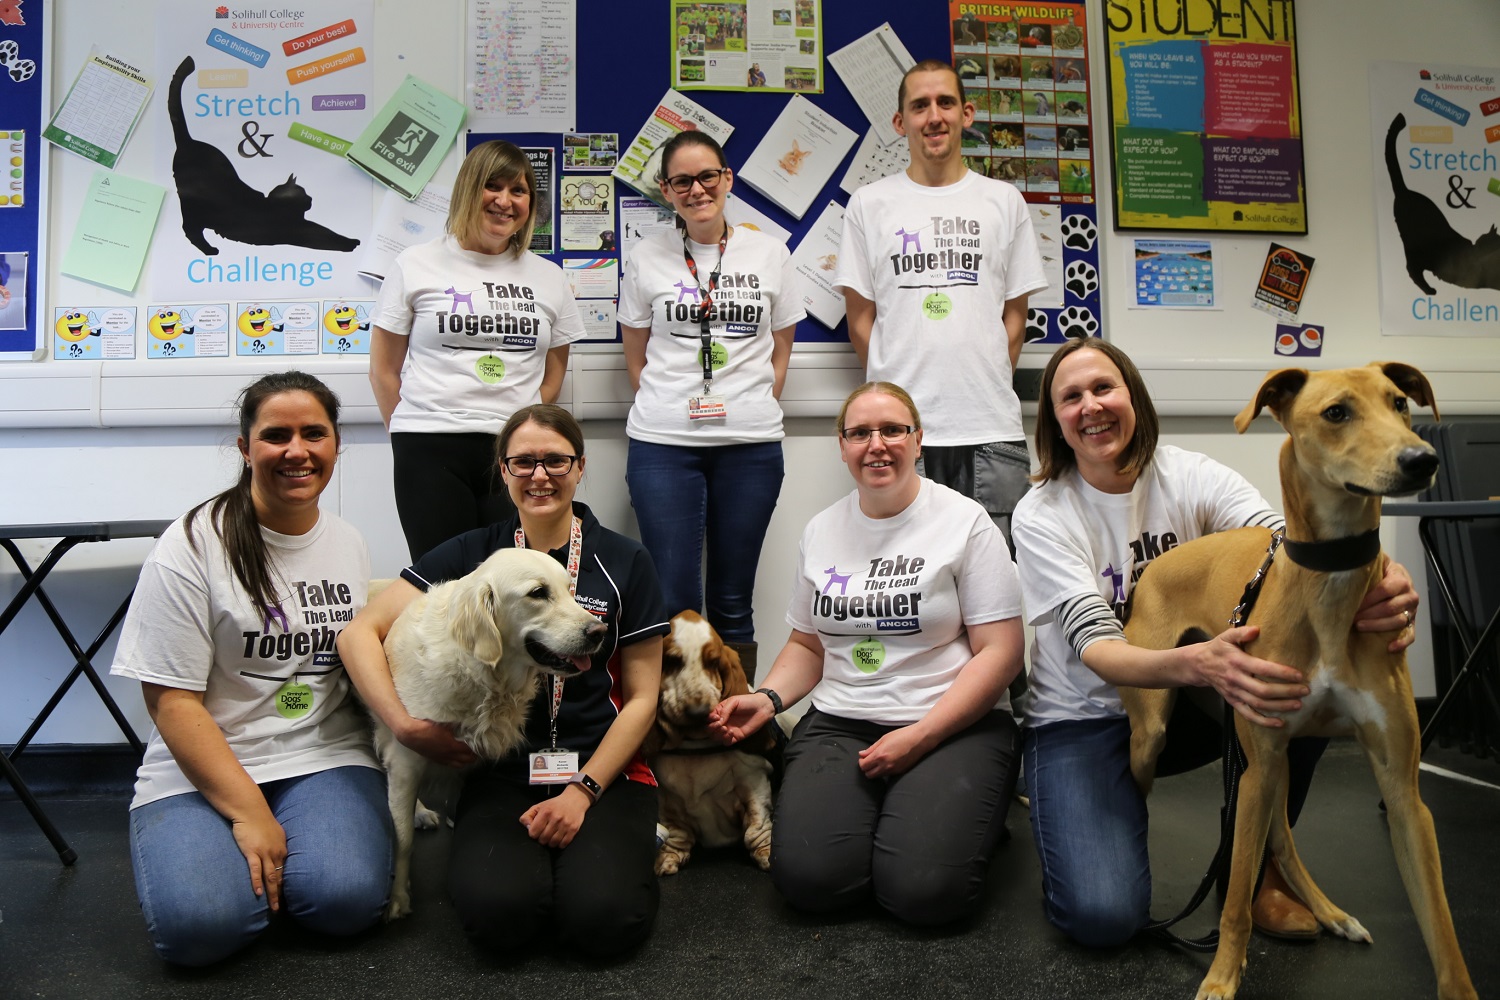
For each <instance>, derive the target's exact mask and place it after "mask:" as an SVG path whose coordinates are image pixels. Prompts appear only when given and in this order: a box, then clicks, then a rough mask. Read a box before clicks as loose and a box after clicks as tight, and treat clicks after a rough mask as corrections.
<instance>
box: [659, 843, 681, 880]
mask: <svg viewBox="0 0 1500 1000" xmlns="http://www.w3.org/2000/svg"><path fill="white" fill-rule="evenodd" d="M686 861H687V858H685V857H683V856H682V855H680V854H678V853H677V852H676V851H673V850H668V849H666V848H663V849H662V852H661V853H660V854H658V855H657V856H656V874H658V875H676V874H677V873H678V872H679V871H681V870H682V866H683V864H684V863H685V862H686Z"/></svg>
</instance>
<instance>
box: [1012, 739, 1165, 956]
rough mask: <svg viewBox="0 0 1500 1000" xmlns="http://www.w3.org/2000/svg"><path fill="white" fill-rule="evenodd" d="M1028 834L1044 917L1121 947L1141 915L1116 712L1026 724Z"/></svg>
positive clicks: (1124, 744) (1136, 833)
mask: <svg viewBox="0 0 1500 1000" xmlns="http://www.w3.org/2000/svg"><path fill="white" fill-rule="evenodd" d="M1025 768H1026V786H1027V788H1028V789H1029V790H1030V792H1031V834H1032V838H1033V839H1034V840H1035V841H1036V851H1037V854H1038V856H1039V857H1040V858H1041V862H1042V897H1043V905H1044V908H1045V910H1046V914H1047V919H1048V920H1050V921H1051V922H1052V924H1053V925H1054V926H1055V927H1057V929H1058V930H1060V931H1062V932H1063V933H1065V934H1067V935H1068V936H1069V937H1071V938H1072V939H1073V940H1075V941H1077V942H1078V943H1079V944H1082V945H1087V946H1089V947H1094V948H1108V947H1113V946H1115V945H1119V944H1124V943H1125V942H1126V941H1128V940H1129V939H1130V938H1131V937H1132V936H1134V935H1135V933H1136V932H1137V931H1139V930H1140V929H1141V928H1142V927H1145V926H1146V923H1147V922H1148V921H1149V920H1150V913H1151V862H1150V859H1149V858H1148V856H1147V853H1146V799H1145V797H1144V796H1142V795H1141V791H1140V789H1139V788H1137V787H1136V784H1135V780H1134V779H1133V778H1132V777H1131V776H1130V722H1129V720H1128V719H1125V718H1124V717H1123V716H1122V717H1119V718H1110V719H1088V720H1083V721H1078V722H1053V723H1049V724H1048V725H1045V726H1038V727H1036V728H1034V729H1028V730H1026V744H1025Z"/></svg>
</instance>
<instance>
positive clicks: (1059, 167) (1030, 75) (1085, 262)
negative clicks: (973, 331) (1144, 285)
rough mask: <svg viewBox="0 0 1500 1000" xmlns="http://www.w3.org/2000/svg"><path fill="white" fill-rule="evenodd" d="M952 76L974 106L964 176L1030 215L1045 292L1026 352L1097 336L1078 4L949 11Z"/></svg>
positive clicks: (1093, 214) (1087, 113) (1089, 137)
mask: <svg viewBox="0 0 1500 1000" xmlns="http://www.w3.org/2000/svg"><path fill="white" fill-rule="evenodd" d="M948 22H949V27H950V31H951V36H952V40H953V68H954V71H955V72H957V73H958V77H959V79H960V80H962V81H963V85H964V96H965V97H967V98H968V100H969V102H970V103H971V104H973V105H974V124H973V125H972V126H970V127H968V128H966V129H964V132H963V152H964V160H965V162H966V163H968V165H969V169H970V170H973V171H975V172H977V173H981V174H984V175H985V176H987V177H993V178H996V179H998V180H1002V181H1005V182H1007V183H1009V184H1013V185H1015V186H1016V188H1017V189H1018V190H1020V192H1021V193H1022V195H1023V196H1024V197H1025V198H1026V201H1027V202H1028V203H1029V204H1030V206H1031V221H1032V224H1033V226H1034V227H1035V228H1036V233H1037V242H1038V243H1039V245H1040V247H1041V251H1042V270H1043V272H1044V273H1045V274H1046V276H1047V289H1046V291H1044V292H1040V293H1038V294H1035V295H1033V296H1032V297H1031V302H1030V306H1031V308H1030V310H1029V312H1028V314H1027V318H1026V334H1025V343H1026V344H1036V345H1041V346H1046V345H1051V344H1059V343H1061V342H1062V341H1064V340H1065V339H1067V338H1068V337H1080V336H1096V335H1098V334H1099V333H1100V332H1101V326H1100V316H1101V311H1100V308H1099V249H1098V242H1097V237H1098V225H1097V223H1098V218H1099V216H1098V204H1097V202H1098V195H1097V192H1096V191H1095V189H1094V142H1093V128H1092V125H1091V122H1092V114H1091V111H1092V107H1093V100H1092V97H1091V94H1090V80H1091V78H1092V74H1091V73H1090V71H1089V69H1090V68H1089V57H1088V23H1087V20H1086V12H1085V5H1084V4H1083V3H949V4H948Z"/></svg>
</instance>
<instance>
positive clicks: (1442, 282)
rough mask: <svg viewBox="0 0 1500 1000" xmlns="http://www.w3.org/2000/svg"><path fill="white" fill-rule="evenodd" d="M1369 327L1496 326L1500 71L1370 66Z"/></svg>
mask: <svg viewBox="0 0 1500 1000" xmlns="http://www.w3.org/2000/svg"><path fill="white" fill-rule="evenodd" d="M1370 115H1371V120H1370V140H1371V145H1372V146H1373V149H1372V154H1373V158H1374V164H1373V165H1374V175H1373V180H1374V190H1375V239H1376V244H1377V246H1378V249H1379V253H1378V258H1379V262H1380V332H1381V333H1383V334H1386V335H1388V336H1431V337H1493V336H1496V335H1500V179H1497V178H1500V68H1497V67H1494V66H1449V65H1443V64H1440V63H1425V64H1418V63H1375V64H1373V65H1372V66H1371V67H1370Z"/></svg>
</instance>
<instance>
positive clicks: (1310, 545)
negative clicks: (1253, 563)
mask: <svg viewBox="0 0 1500 1000" xmlns="http://www.w3.org/2000/svg"><path fill="white" fill-rule="evenodd" d="M1283 545H1285V547H1286V554H1287V558H1289V559H1291V561H1292V562H1294V563H1296V564H1297V565H1298V566H1301V567H1302V568H1303V569H1310V570H1312V571H1314V572H1316V573H1341V572H1344V571H1345V570H1351V569H1359V568H1360V567H1361V566H1365V565H1368V564H1369V563H1371V562H1372V561H1374V559H1375V557H1376V556H1378V555H1380V529H1379V528H1371V529H1370V530H1369V531H1366V532H1364V533H1363V534H1359V535H1348V536H1346V537H1344V538H1335V539H1332V540H1330V541H1326V542H1294V541H1292V540H1291V539H1290V538H1288V539H1287V540H1286V541H1285V542H1284V543H1283Z"/></svg>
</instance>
